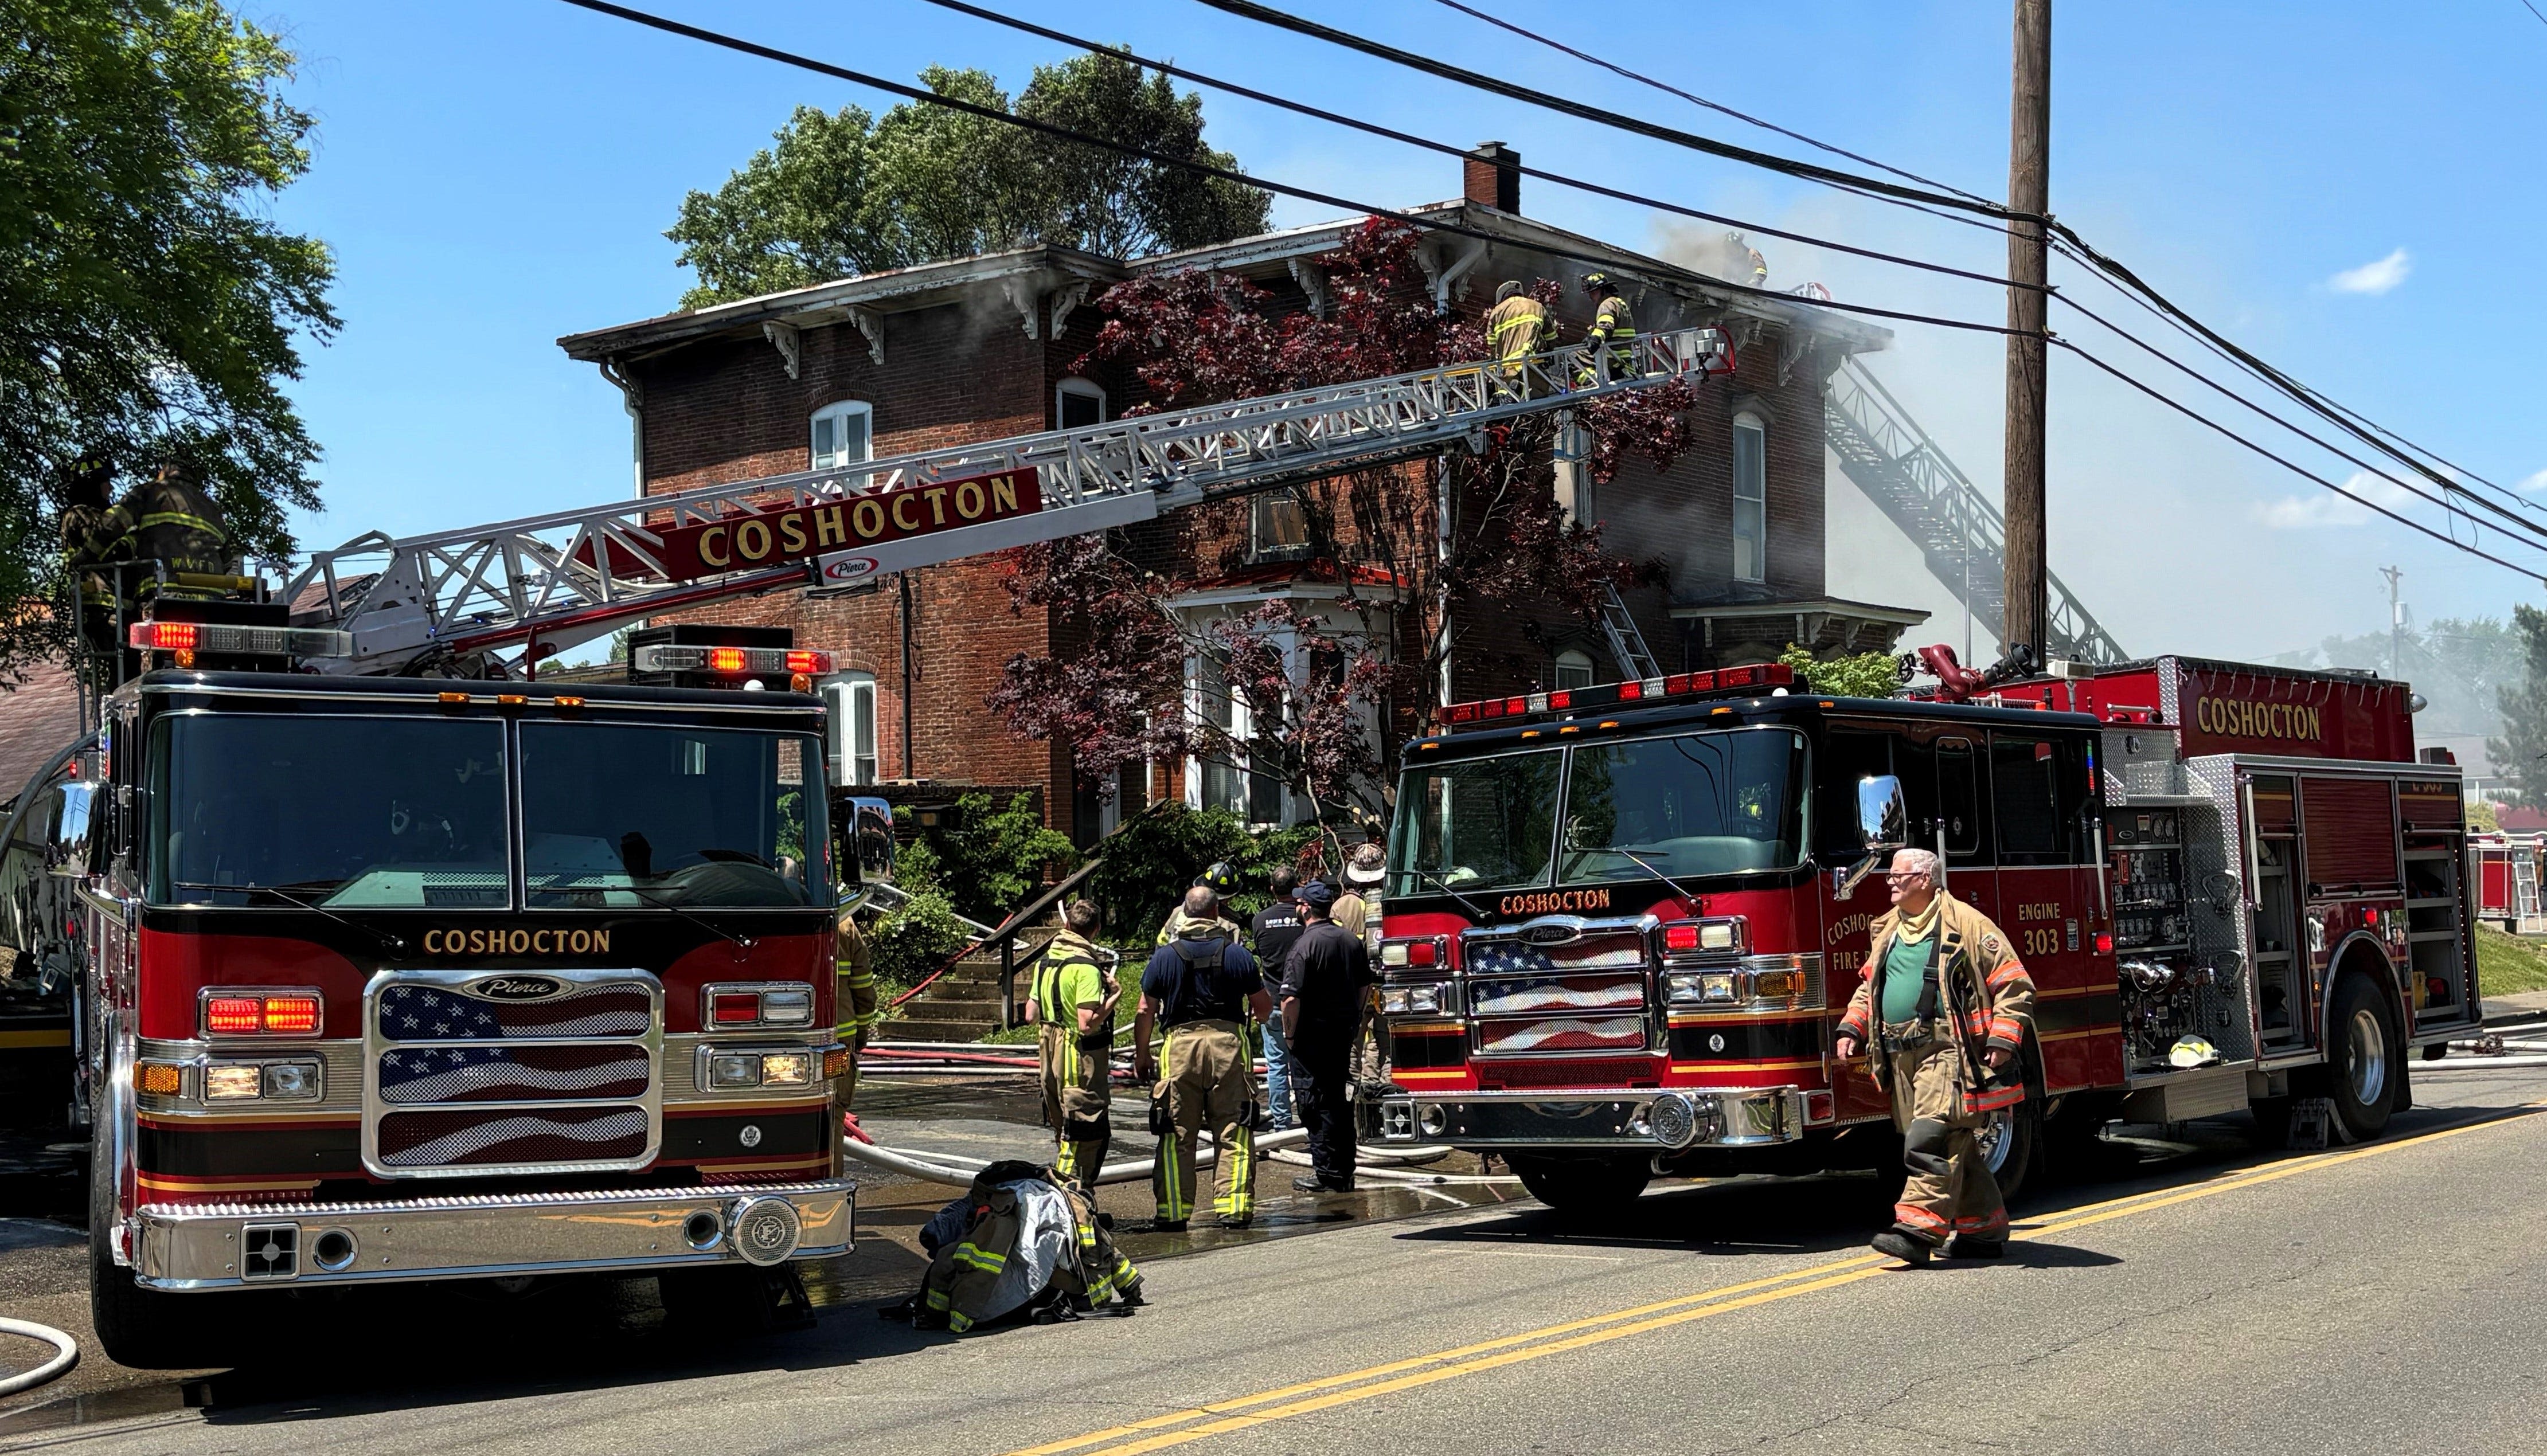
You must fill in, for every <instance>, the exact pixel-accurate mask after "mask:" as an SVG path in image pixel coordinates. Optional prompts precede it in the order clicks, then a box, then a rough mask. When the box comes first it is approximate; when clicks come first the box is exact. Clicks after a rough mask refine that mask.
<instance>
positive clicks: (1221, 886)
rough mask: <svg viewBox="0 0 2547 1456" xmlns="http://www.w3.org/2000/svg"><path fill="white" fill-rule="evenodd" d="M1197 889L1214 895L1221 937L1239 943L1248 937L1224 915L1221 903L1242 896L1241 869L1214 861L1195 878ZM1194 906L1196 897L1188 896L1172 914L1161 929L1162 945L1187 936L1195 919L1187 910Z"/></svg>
mask: <svg viewBox="0 0 2547 1456" xmlns="http://www.w3.org/2000/svg"><path fill="white" fill-rule="evenodd" d="M1193 888H1194V889H1196V890H1208V891H1210V892H1211V902H1212V911H1211V916H1210V918H1211V921H1212V923H1214V924H1216V925H1218V926H1219V927H1220V933H1221V934H1223V935H1226V936H1228V937H1229V938H1230V939H1232V940H1237V939H1239V938H1240V937H1241V936H1244V935H1245V934H1246V933H1247V931H1246V930H1245V928H1243V927H1242V926H1240V925H1239V923H1238V922H1237V921H1236V920H1233V919H1231V918H1229V917H1228V916H1227V915H1224V914H1222V913H1221V912H1220V902H1221V901H1222V900H1224V899H1228V898H1229V897H1231V896H1233V895H1236V894H1237V893H1238V866H1236V865H1233V864H1231V863H1230V862H1229V861H1227V860H1225V859H1224V860H1214V861H1212V863H1211V867H1210V868H1209V869H1206V870H1204V871H1203V872H1202V873H1201V874H1199V875H1196V876H1195V877H1194V882H1193ZM1191 903H1193V897H1191V896H1187V897H1186V899H1185V900H1184V902H1183V903H1180V904H1179V905H1178V906H1177V907H1176V908H1175V909H1173V910H1170V911H1168V918H1167V919H1166V920H1165V921H1163V922H1162V923H1161V924H1160V926H1159V939H1158V944H1160V945H1163V946H1164V945H1166V944H1168V943H1169V942H1170V941H1173V940H1175V939H1176V938H1177V937H1178V936H1179V935H1181V934H1183V933H1184V931H1185V928H1186V924H1187V923H1188V921H1189V920H1190V919H1191V915H1190V914H1189V912H1188V911H1187V910H1186V905H1189V904H1191Z"/></svg>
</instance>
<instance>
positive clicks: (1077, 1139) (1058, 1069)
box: [1026, 899, 1123, 1198]
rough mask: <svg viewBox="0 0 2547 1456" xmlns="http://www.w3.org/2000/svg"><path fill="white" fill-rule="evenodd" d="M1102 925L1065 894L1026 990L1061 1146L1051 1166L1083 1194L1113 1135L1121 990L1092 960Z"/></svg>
mask: <svg viewBox="0 0 2547 1456" xmlns="http://www.w3.org/2000/svg"><path fill="white" fill-rule="evenodd" d="M1104 923H1105V919H1104V916H1103V915H1102V914H1101V913H1100V912H1099V911H1098V908H1097V906H1096V905H1095V904H1093V903H1091V902H1090V901H1088V900H1084V899H1077V900H1072V901H1071V902H1070V905H1069V907H1068V908H1067V909H1065V910H1063V911H1062V925H1063V927H1064V928H1063V929H1062V932H1061V933H1060V934H1059V935H1056V936H1054V937H1053V938H1052V944H1050V945H1049V946H1046V947H1045V948H1044V953H1043V960H1042V963H1041V964H1040V965H1038V966H1037V967H1036V968H1035V974H1034V988H1033V989H1032V990H1030V991H1028V992H1027V993H1026V1021H1027V1023H1028V1024H1029V1025H1031V1026H1033V1027H1034V1029H1035V1051H1036V1056H1035V1060H1036V1062H1037V1063H1038V1064H1039V1070H1040V1071H1042V1073H1043V1116H1044V1121H1045V1122H1047V1123H1049V1124H1051V1125H1052V1130H1053V1134H1054V1136H1055V1137H1056V1138H1058V1139H1059V1140H1060V1144H1061V1151H1060V1153H1059V1154H1058V1156H1055V1157H1054V1159H1053V1164H1052V1170H1053V1172H1054V1173H1055V1174H1057V1175H1059V1176H1060V1177H1061V1178H1062V1179H1064V1180H1066V1181H1069V1182H1073V1183H1076V1184H1078V1185H1079V1190H1080V1191H1081V1192H1082V1193H1085V1194H1087V1195H1088V1196H1089V1197H1091V1198H1095V1197H1096V1196H1097V1172H1098V1169H1099V1168H1101V1167H1103V1166H1104V1165H1105V1147H1106V1145H1107V1144H1108V1143H1110V1142H1112V1141H1113V1136H1114V1128H1113V1120H1112V1118H1111V1117H1110V1116H1109V1113H1110V1110H1111V1108H1112V1106H1113V1102H1114V1080H1113V1059H1114V1006H1115V1003H1116V1001H1118V1000H1119V999H1121V997H1122V994H1123V992H1122V988H1121V987H1120V986H1118V985H1115V984H1114V979H1113V978H1112V977H1111V976H1110V975H1108V974H1107V973H1106V971H1105V969H1104V967H1103V965H1102V964H1101V963H1100V962H1099V960H1098V955H1099V952H1098V949H1097V939H1096V937H1097V932H1098V929H1099V928H1101V927H1102V926H1103V925H1104Z"/></svg>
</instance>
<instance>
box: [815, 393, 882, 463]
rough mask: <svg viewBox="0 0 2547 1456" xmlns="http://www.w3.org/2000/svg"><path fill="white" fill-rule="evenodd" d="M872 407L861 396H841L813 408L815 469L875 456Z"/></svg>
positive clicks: (873, 413) (869, 458)
mask: <svg viewBox="0 0 2547 1456" xmlns="http://www.w3.org/2000/svg"><path fill="white" fill-rule="evenodd" d="M874 422H875V410H874V406H872V405H870V404H868V403H867V402H866V401H865V400H863V399H843V400H841V401H840V402H839V403H837V404H826V405H824V406H823V407H822V408H820V409H818V410H816V411H814V464H813V467H812V469H814V470H818V471H836V470H838V469H839V468H840V467H842V466H845V465H851V464H854V463H856V462H858V461H862V460H873V459H875V431H874Z"/></svg>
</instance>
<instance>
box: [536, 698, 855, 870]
mask: <svg viewBox="0 0 2547 1456" xmlns="http://www.w3.org/2000/svg"><path fill="white" fill-rule="evenodd" d="M521 734H522V875H523V881H524V886H525V889H526V890H527V892H528V894H529V903H530V904H531V905H532V906H533V907H592V908H599V907H604V906H608V907H617V906H623V905H625V906H630V907H636V906H642V905H646V904H650V903H652V904H681V905H771V906H778V905H818V904H819V905H824V906H829V905H830V904H831V903H832V898H831V897H832V891H831V868H830V864H829V858H830V856H829V853H828V846H829V843H830V835H829V831H828V828H827V826H826V823H825V819H824V813H823V773H822V763H823V757H822V744H821V742H820V741H819V740H817V739H815V738H813V737H811V736H810V735H800V734H789V733H774V732H766V731H755V730H750V729H732V728H691V727H663V728H657V727H652V726H647V725H622V724H585V723H533V724H524V725H523V726H522V729H521ZM808 846H811V847H812V850H813V852H812V854H811V855H810V856H809V855H808V854H807V847H808Z"/></svg>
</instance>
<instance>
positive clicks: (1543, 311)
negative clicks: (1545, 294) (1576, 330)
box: [1486, 279, 1550, 384]
mask: <svg viewBox="0 0 2547 1456" xmlns="http://www.w3.org/2000/svg"><path fill="white" fill-rule="evenodd" d="M1549 332H1550V330H1549V327H1548V319H1547V305H1546V304H1544V303H1542V302H1540V301H1538V300H1537V299H1534V298H1532V297H1531V296H1530V295H1529V294H1528V293H1527V292H1525V291H1524V290H1523V288H1522V286H1521V284H1520V283H1519V282H1518V281H1516V280H1513V279H1506V280H1504V281H1503V282H1502V283H1499V284H1497V285H1495V306H1494V307H1493V308H1491V309H1488V310H1487V312H1486V347H1487V348H1488V349H1490V350H1492V351H1493V352H1494V356H1495V359H1496V360H1497V361H1498V362H1499V363H1501V364H1502V365H1503V371H1504V375H1505V377H1506V379H1507V380H1509V381H1511V382H1512V383H1515V384H1519V383H1521V382H1522V365H1523V361H1525V360H1527V359H1529V358H1530V356H1531V355H1533V354H1535V353H1537V352H1538V350H1539V349H1541V348H1542V347H1544V346H1545V344H1546V342H1547V339H1548V336H1549Z"/></svg>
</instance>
